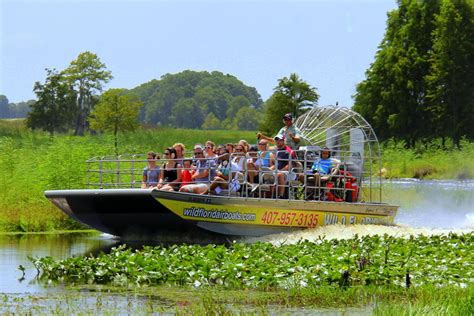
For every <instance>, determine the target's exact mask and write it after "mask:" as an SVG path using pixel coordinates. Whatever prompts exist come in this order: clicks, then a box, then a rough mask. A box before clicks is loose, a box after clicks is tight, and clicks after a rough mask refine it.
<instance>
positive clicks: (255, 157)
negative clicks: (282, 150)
mask: <svg viewBox="0 0 474 316" xmlns="http://www.w3.org/2000/svg"><path fill="white" fill-rule="evenodd" d="M260 163H261V160H260V159H259V153H258V148H257V146H251V147H250V149H249V151H248V153H247V173H248V174H247V178H248V181H249V182H250V183H255V182H257V183H258V171H257V170H258V169H259V166H260Z"/></svg>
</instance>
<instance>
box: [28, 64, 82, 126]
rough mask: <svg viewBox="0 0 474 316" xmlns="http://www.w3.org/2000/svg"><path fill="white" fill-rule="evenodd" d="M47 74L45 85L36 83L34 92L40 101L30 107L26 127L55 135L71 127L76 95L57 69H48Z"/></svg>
mask: <svg viewBox="0 0 474 316" xmlns="http://www.w3.org/2000/svg"><path fill="white" fill-rule="evenodd" d="M46 72H47V76H46V80H45V83H44V84H41V83H39V82H36V83H35V87H34V92H35V94H36V96H37V98H38V100H37V101H36V102H34V103H32V104H31V105H30V106H31V111H30V112H29V113H28V116H27V119H26V125H27V126H28V127H29V128H31V129H36V128H40V129H43V130H45V131H47V132H49V133H50V135H53V134H54V132H56V131H58V132H62V131H66V130H67V129H69V128H70V127H71V125H72V121H73V119H74V115H75V113H76V107H75V98H76V94H75V92H74V90H73V89H72V87H71V86H70V85H69V84H68V83H67V82H66V81H65V80H64V75H63V74H62V73H59V72H57V71H56V70H55V69H46Z"/></svg>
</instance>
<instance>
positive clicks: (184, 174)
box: [180, 159, 194, 187]
mask: <svg viewBox="0 0 474 316" xmlns="http://www.w3.org/2000/svg"><path fill="white" fill-rule="evenodd" d="M192 162H193V161H192V160H191V159H184V160H183V168H182V169H181V185H180V187H182V186H184V185H186V184H190V183H192V182H193V180H192V173H194V169H193V167H192V165H191V164H192Z"/></svg>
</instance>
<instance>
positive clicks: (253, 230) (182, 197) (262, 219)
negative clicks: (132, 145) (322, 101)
mask: <svg viewBox="0 0 474 316" xmlns="http://www.w3.org/2000/svg"><path fill="white" fill-rule="evenodd" d="M295 125H296V126H297V127H298V129H299V130H300V131H301V135H302V142H301V143H302V145H301V147H300V149H299V150H298V151H296V155H292V156H290V157H289V158H288V160H289V162H288V163H289V166H292V168H291V169H290V170H289V171H288V177H287V178H288V181H287V182H286V183H285V184H284V185H285V192H286V196H285V198H279V197H278V196H277V194H275V192H276V187H277V186H278V185H279V184H278V183H277V181H276V172H277V171H273V172H274V173H275V174H273V175H272V174H271V172H267V174H266V175H265V174H260V175H259V176H260V177H259V179H260V181H259V183H258V184H251V183H248V181H247V180H246V179H247V175H246V171H243V173H244V174H243V175H241V176H240V177H238V181H239V182H240V183H239V190H235V191H233V190H222V191H221V192H220V193H219V194H218V195H211V194H206V195H199V194H193V193H185V192H177V191H162V190H157V189H141V188H140V183H141V176H142V170H143V167H144V166H145V163H146V160H145V158H144V156H145V155H138V154H137V155H122V156H119V157H117V156H107V157H94V158H91V159H89V160H88V161H87V188H86V189H77V190H54V191H46V192H45V195H46V197H47V198H48V199H49V200H51V202H52V203H54V205H56V206H57V207H58V208H60V209H61V210H62V211H63V212H64V213H66V214H67V215H69V216H70V217H72V218H74V219H76V220H77V221H79V222H82V223H84V224H86V225H88V226H90V227H92V228H94V229H97V230H99V231H101V232H104V233H108V234H111V235H115V236H118V237H121V238H123V239H135V238H137V239H143V238H147V239H167V238H168V237H170V236H172V238H175V239H176V237H178V238H177V239H180V238H179V237H180V236H181V237H183V239H188V240H194V239H195V238H197V237H198V236H209V237H211V236H220V237H225V238H229V237H230V236H233V237H238V236H262V235H267V234H274V233H283V232H291V231H294V230H299V229H304V228H314V227H320V226H326V225H333V224H342V225H352V224H380V225H391V224H393V222H394V218H395V215H396V213H397V210H398V206H397V205H391V204H387V203H383V202H382V179H381V176H380V172H379V171H380V169H381V155H380V148H379V143H378V140H377V137H376V135H375V133H374V131H373V129H372V127H371V126H370V125H369V124H368V123H367V121H366V120H365V119H364V118H363V117H362V116H361V115H359V114H358V113H356V112H354V111H352V110H351V109H348V108H345V107H337V106H325V107H314V108H313V109H311V110H310V111H308V112H306V113H305V114H303V115H301V116H300V117H299V118H298V119H297V120H296V122H295ZM321 148H329V149H330V150H331V153H332V156H333V158H334V159H337V161H338V162H339V169H340V172H338V173H337V175H334V178H332V179H330V181H327V182H326V183H319V182H317V183H315V182H314V181H311V171H310V170H311V166H312V164H313V162H314V161H315V160H317V159H320V157H319V154H320V151H321ZM235 179H236V178H235V177H234V178H233V179H232V180H233V181H234V180H235ZM210 180H211V179H210ZM335 183H339V184H338V185H335ZM341 184H342V185H341Z"/></svg>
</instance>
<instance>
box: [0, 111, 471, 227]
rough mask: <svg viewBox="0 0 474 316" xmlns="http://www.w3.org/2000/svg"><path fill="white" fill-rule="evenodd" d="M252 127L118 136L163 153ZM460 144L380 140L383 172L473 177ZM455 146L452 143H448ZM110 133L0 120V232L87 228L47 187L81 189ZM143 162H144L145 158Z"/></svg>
mask: <svg viewBox="0 0 474 316" xmlns="http://www.w3.org/2000/svg"><path fill="white" fill-rule="evenodd" d="M255 135H256V133H255V132H253V131H236V130H212V131H210V130H186V129H172V128H142V129H140V130H138V131H135V132H127V133H123V134H121V135H120V143H119V148H120V152H121V153H146V152H148V151H150V150H153V151H156V152H158V153H161V152H162V150H164V148H166V147H167V146H170V145H172V144H173V143H176V142H181V143H184V144H185V145H186V147H187V149H188V152H189V150H190V148H192V145H194V143H197V142H200V143H204V142H205V141H207V140H213V141H214V142H215V143H216V144H220V143H224V144H225V143H227V142H238V141H239V140H240V139H246V140H248V141H249V142H250V143H252V142H255V141H256V139H255ZM461 144H462V146H461V149H441V146H440V144H438V143H436V142H432V143H430V144H429V145H426V146H419V147H416V148H413V149H406V148H405V147H404V144H403V143H402V142H395V141H388V142H385V143H383V144H382V155H383V168H382V170H381V173H382V176H383V177H384V178H386V179H396V178H419V179H461V180H462V179H473V178H474V174H473V173H474V143H469V142H467V141H463V142H462V143H461ZM452 147H454V146H452ZM114 150H115V149H114V138H113V135H110V134H101V135H94V136H93V135H88V136H82V137H77V136H68V135H56V136H54V137H51V136H49V135H48V134H47V133H45V132H40V131H33V132H32V131H30V130H28V129H27V128H26V127H25V125H24V120H0V190H1V192H0V232H41V231H57V230H75V229H85V228H86V227H84V226H83V225H81V224H78V223H77V222H75V221H73V220H72V219H70V218H68V217H67V216H65V215H64V214H62V212H60V211H59V210H57V209H56V207H54V206H53V205H52V204H51V203H50V202H49V201H48V200H47V199H46V198H45V197H44V194H43V192H44V191H45V190H54V189H73V188H83V187H84V185H85V176H86V164H85V161H86V160H87V159H89V158H91V157H94V156H104V155H111V154H113V153H114ZM144 165H145V162H144Z"/></svg>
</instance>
